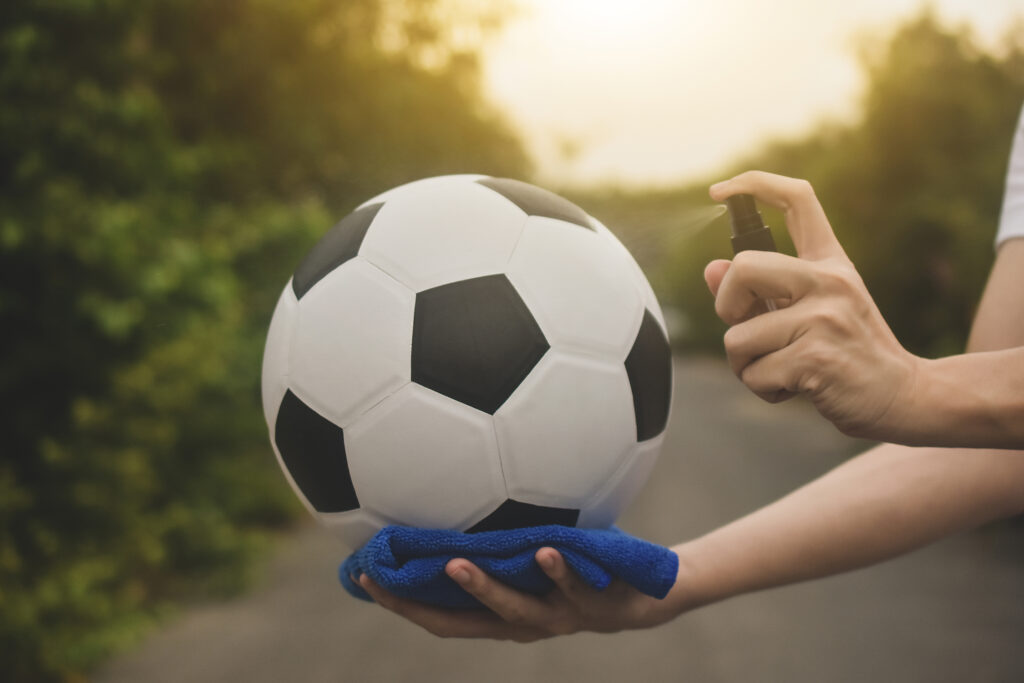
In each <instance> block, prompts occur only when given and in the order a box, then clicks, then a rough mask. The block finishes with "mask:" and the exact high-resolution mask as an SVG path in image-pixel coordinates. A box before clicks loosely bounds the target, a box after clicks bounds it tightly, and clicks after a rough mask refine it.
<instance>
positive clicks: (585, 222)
mask: <svg viewBox="0 0 1024 683" xmlns="http://www.w3.org/2000/svg"><path fill="white" fill-rule="evenodd" d="M476 182H477V183H479V184H481V185H483V186H484V187H489V188H490V189H492V190H494V191H495V192H497V193H498V194H500V195H501V196H502V197H504V198H505V199H507V200H509V201H510V202H512V203H513V204H515V205H516V206H518V207H519V208H520V209H522V210H523V211H524V212H526V215H527V216H544V217H546V218H557V219H558V220H562V221H566V222H568V223H574V224H576V225H578V226H580V227H581V228H586V229H587V230H594V227H593V226H592V225H591V224H590V218H589V217H588V216H587V212H586V211H584V210H583V209H581V208H580V207H578V206H576V205H575V204H573V203H572V202H570V201H569V200H568V199H566V198H565V197H559V196H558V195H557V194H555V193H554V192H549V191H548V190H545V189H543V188H540V187H537V186H536V185H531V184H529V183H524V182H523V181H521V180H512V179H511V178H481V179H480V180H477V181H476ZM594 232H597V231H596V230H594Z"/></svg>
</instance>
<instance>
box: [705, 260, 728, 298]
mask: <svg viewBox="0 0 1024 683" xmlns="http://www.w3.org/2000/svg"><path fill="white" fill-rule="evenodd" d="M730 265H732V263H731V262H730V261H726V260H725V259H716V260H714V261H712V262H711V263H709V264H708V265H707V266H706V267H705V268H704V281H705V282H706V283H708V289H710V290H711V296H718V288H719V286H721V284H722V278H724V277H725V274H726V273H727V272H729V266H730Z"/></svg>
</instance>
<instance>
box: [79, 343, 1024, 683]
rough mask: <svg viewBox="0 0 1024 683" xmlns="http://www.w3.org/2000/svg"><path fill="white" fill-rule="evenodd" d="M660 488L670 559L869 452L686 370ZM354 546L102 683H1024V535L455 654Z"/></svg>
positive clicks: (103, 675)
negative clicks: (352, 581) (627, 623)
mask: <svg viewBox="0 0 1024 683" xmlns="http://www.w3.org/2000/svg"><path fill="white" fill-rule="evenodd" d="M675 397H676V403H675V407H674V411H673V417H672V422H671V424H670V427H669V430H670V433H669V437H668V440H667V443H666V447H665V449H664V451H663V453H662V456H661V459H660V460H659V463H658V465H657V467H656V468H655V472H654V475H653V476H652V478H651V481H650V482H649V483H648V485H647V487H646V488H645V490H644V491H643V492H642V493H641V495H640V496H639V498H638V500H637V501H636V502H635V503H634V505H633V507H632V508H631V509H630V510H629V511H628V512H627V514H626V515H625V516H624V517H623V518H622V519H621V520H620V525H621V526H622V527H623V528H625V529H626V530H627V531H630V532H632V533H634V534H636V535H639V536H642V537H644V538H647V539H650V540H652V541H656V542H659V543H663V544H666V545H670V544H673V543H676V542H679V541H681V540H683V539H686V538H691V537H694V536H697V535H700V534H701V533H703V532H705V531H708V530H710V529H712V528H714V527H716V526H718V525H720V524H722V523H725V522H728V521H730V520H732V519H734V518H736V517H737V516H739V515H742V514H744V513H746V512H749V511H751V510H754V509H755V508H757V507H759V506H761V505H763V504H765V503H768V502H770V501H772V500H774V499H775V498H777V497H779V496H780V495H782V494H784V493H787V492H788V491H790V490H792V489H793V488H795V487H797V486H799V485H800V484H802V483H804V482H806V481H809V480H810V479H812V478H814V477H816V476H818V475H819V474H822V473H824V472H825V471H827V470H828V469H830V468H832V467H833V466H835V465H836V464H838V463H839V462H841V461H842V460H843V459H844V458H846V457H848V456H849V455H850V454H852V453H855V452H857V451H858V450H863V449H864V448H865V447H866V445H865V444H859V443H856V442H853V441H851V440H848V439H846V438H844V437H842V436H841V435H839V434H838V433H837V432H835V430H834V429H832V427H831V426H830V425H828V424H826V423H825V422H824V421H823V420H821V419H820V418H818V417H817V416H816V414H815V413H814V412H813V411H812V410H811V409H810V408H809V406H807V405H804V404H800V403H796V402H792V401H791V402H789V403H786V404H782V405H778V406H769V405H767V404H764V403H761V402H760V401H759V400H758V399H756V398H755V397H753V396H752V395H750V394H748V393H747V392H746V390H745V389H744V388H743V387H742V386H741V385H740V384H739V383H738V382H737V381H736V380H735V379H734V378H733V377H732V375H731V374H730V373H729V371H728V369H727V368H726V367H725V365H724V364H723V363H721V362H719V361H716V360H710V359H699V358H698V359H685V360H680V361H678V364H677V368H676V394H675ZM344 553H345V549H344V548H343V547H341V546H340V545H339V543H338V542H337V541H335V540H334V539H333V537H331V536H329V535H328V534H326V533H325V532H323V531H321V530H320V529H318V528H316V527H314V526H312V525H309V526H306V527H303V528H302V529H300V530H298V531H297V532H296V533H295V534H293V535H291V536H289V537H288V538H286V539H284V540H282V542H281V545H280V548H279V551H278V552H277V554H276V556H275V557H274V559H273V560H272V561H271V563H270V564H269V566H268V567H267V569H266V571H265V575H264V577H263V579H262V581H261V582H260V583H259V585H258V586H257V587H256V589H255V590H254V591H253V592H252V593H250V594H249V595H247V596H245V597H242V598H240V599H237V600H234V601H231V602H227V603H222V604H215V605H203V606H193V607H190V608H187V609H185V610H183V611H182V612H181V613H180V614H179V616H178V617H176V618H175V619H174V620H173V621H171V622H169V623H168V624H167V625H166V627H165V628H164V629H163V630H162V631H160V632H158V633H155V634H154V635H153V636H152V637H151V638H149V639H148V640H147V641H145V642H144V643H143V644H142V646H141V647H140V648H139V649H138V650H137V651H135V652H133V653H129V654H126V655H125V656H123V657H121V658H119V659H117V660H115V661H113V662H111V663H110V664H109V665H108V666H107V667H105V668H104V669H103V670H101V671H100V672H98V673H97V674H96V676H95V678H94V680H95V681H98V682H99V683H140V682H146V683H163V682H164V681H167V682H168V683H170V682H172V681H173V682H174V683H179V682H180V681H189V682H190V683H203V682H206V681H211V682H212V681H217V682H221V681H244V682H246V683H264V682H266V683H270V682H274V683H278V682H280V681H309V682H311V683H319V682H321V681H323V682H326V681H331V682H336V681H353V682H360V683H361V682H370V681H417V682H418V681H445V683H459V682H461V681H473V682H474V683H475V682H479V681H588V682H599V681H670V680H671V681H675V680H686V681H696V682H698V683H700V682H708V683H719V682H723V683H724V682H730V683H731V682H734V681H743V682H746V681H758V682H766V683H768V682H773V681H780V682H782V681H785V682H788V683H793V682H803V681H814V682H819V681H827V682H840V683H841V682H845V681H850V682H854V681H855V682H857V683H862V682H863V681H902V682H905V683H906V682H915V681H922V682H923V681H928V682H929V683H941V682H944V681H951V682H952V681H957V682H964V681H972V682H975V683H981V682H989V681H991V682H1003V681H1006V682H1009V681H1024V526H1022V525H1020V524H1016V525H1013V524H1000V525H995V526H991V527H988V528H985V529H981V530H978V531H975V532H972V533H970V534H964V535H960V536H957V537H954V538H950V539H947V540H945V541H943V542H941V543H938V544H935V545H933V546H931V547H929V548H926V549H924V550H920V551H917V552H916V553H912V554H910V555H907V556H905V557H902V558H899V559H897V560H893V561H890V562H887V563H885V564H882V565H879V566H876V567H872V568H869V569H864V570H860V571H857V572H853V573H850V574H846V575H843V576H840V577H834V578H830V579H825V580H821V581H816V582H812V583H807V584H803V585H799V586H790V587H786V588H780V589H775V590H771V591H765V592H761V593H757V594H753V595H747V596H742V597H739V598H734V599H732V600H729V601H726V602H724V603H720V604H717V605H712V606H709V607H705V608H703V609H700V610H697V611H695V612H692V613H690V614H687V615H683V616H682V617H680V618H678V619H676V620H675V621H673V622H671V623H669V624H666V625H664V626H661V627H659V628H656V629H651V630H647V631H634V632H628V633H619V634H613V635H594V634H578V635H574V636H569V637H563V638H558V639H553V640H548V641H544V642H540V643H533V644H529V645H519V644H513V643H498V642H483V641H467V640H442V639H439V638H435V637H434V636H431V635H430V634H428V633H426V632H425V631H422V630H420V629H419V628H417V627H416V626H413V625H411V624H409V623H407V622H405V621H403V620H401V619H399V618H398V617H396V616H394V615H392V614H390V613H388V612H386V611H384V610H382V609H380V608H378V607H376V606H375V605H371V604H364V603H362V602H359V601H357V600H354V599H352V598H350V597H348V595H347V594H345V593H344V591H343V590H342V589H341V588H340V587H339V585H338V583H337V579H336V574H335V572H336V568H337V565H338V563H339V562H340V561H341V560H342V559H343V555H344Z"/></svg>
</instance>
